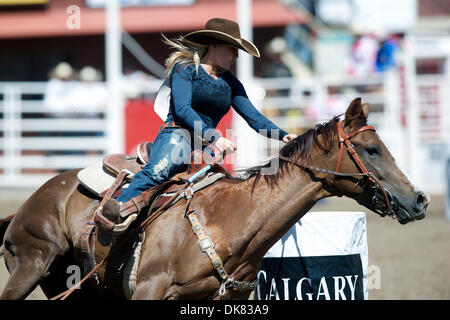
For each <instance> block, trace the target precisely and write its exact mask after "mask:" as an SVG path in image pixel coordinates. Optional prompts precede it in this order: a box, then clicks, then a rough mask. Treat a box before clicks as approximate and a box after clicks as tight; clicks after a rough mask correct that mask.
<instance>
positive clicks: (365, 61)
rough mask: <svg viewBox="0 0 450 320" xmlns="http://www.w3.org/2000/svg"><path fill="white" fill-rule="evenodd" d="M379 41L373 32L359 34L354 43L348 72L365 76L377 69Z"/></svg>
mask: <svg viewBox="0 0 450 320" xmlns="http://www.w3.org/2000/svg"><path fill="white" fill-rule="evenodd" d="M377 52H378V41H377V39H376V37H375V36H374V35H373V34H367V35H358V36H357V37H356V40H355V42H354V43H353V46H352V49H351V55H350V62H349V66H348V71H347V72H348V73H349V74H351V75H355V76H365V75H367V74H370V73H372V72H374V71H375V63H376V59H377Z"/></svg>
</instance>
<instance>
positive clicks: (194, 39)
mask: <svg viewBox="0 0 450 320" xmlns="http://www.w3.org/2000/svg"><path fill="white" fill-rule="evenodd" d="M183 38H184V39H183V41H184V42H186V43H187V44H193V45H195V44H214V43H225V44H231V45H232V46H235V47H236V48H239V49H242V50H244V51H245V52H247V53H249V54H251V55H253V56H255V57H258V58H259V51H258V48H257V47H256V46H255V45H254V44H253V43H251V42H250V41H248V40H245V39H243V38H241V32H240V31H239V25H238V24H237V23H236V22H234V21H231V20H227V19H222V18H212V19H209V20H208V22H206V25H205V29H202V30H198V31H193V32H191V33H188V34H186V35H185V36H184V37H183Z"/></svg>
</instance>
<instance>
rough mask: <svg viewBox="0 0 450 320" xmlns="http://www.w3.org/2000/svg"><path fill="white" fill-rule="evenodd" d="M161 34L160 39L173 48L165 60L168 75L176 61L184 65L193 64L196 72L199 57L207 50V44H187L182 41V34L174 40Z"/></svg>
mask: <svg viewBox="0 0 450 320" xmlns="http://www.w3.org/2000/svg"><path fill="white" fill-rule="evenodd" d="M161 35H162V37H163V40H162V41H163V42H164V43H166V44H168V45H169V47H170V49H172V50H173V52H172V53H171V54H170V55H169V57H168V58H167V59H166V61H165V66H166V72H167V74H168V75H170V74H171V73H172V70H173V67H174V66H175V64H177V63H181V64H184V65H194V66H195V71H196V72H197V73H198V66H199V65H200V59H201V58H202V57H203V56H204V55H205V54H206V52H207V51H208V47H209V45H200V44H192V45H187V44H185V43H183V36H180V37H178V38H177V39H174V40H170V39H168V38H167V37H166V36H164V35H163V34H161Z"/></svg>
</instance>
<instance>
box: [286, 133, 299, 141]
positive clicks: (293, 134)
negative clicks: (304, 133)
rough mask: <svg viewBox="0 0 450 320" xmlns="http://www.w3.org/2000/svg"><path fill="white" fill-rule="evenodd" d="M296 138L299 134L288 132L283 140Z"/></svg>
mask: <svg viewBox="0 0 450 320" xmlns="http://www.w3.org/2000/svg"><path fill="white" fill-rule="evenodd" d="M295 138H297V135H296V134H295V133H288V134H287V135H285V136H284V137H283V142H284V143H288V142H289V141H291V140H294V139H295Z"/></svg>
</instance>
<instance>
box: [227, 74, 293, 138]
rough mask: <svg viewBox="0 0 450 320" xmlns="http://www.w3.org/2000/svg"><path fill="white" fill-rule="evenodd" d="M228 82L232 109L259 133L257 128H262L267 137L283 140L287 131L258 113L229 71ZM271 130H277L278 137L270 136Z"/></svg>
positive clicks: (241, 86)
mask: <svg viewBox="0 0 450 320" xmlns="http://www.w3.org/2000/svg"><path fill="white" fill-rule="evenodd" d="M229 77H230V78H229V79H230V80H229V82H228V83H229V84H230V87H231V90H232V95H233V96H232V106H233V108H234V110H236V112H237V113H238V114H239V115H240V116H241V117H242V118H244V120H245V121H246V122H247V123H248V125H249V126H250V127H251V128H252V129H253V130H255V131H256V132H258V133H259V130H261V129H264V130H266V131H267V137H268V138H277V139H279V140H283V138H284V136H286V135H287V134H288V133H287V132H286V131H284V130H283V129H280V128H279V127H278V126H277V125H275V124H274V123H273V122H272V121H270V120H269V119H267V118H266V117H265V116H264V115H263V114H262V113H260V112H259V111H258V110H257V109H256V108H255V106H254V105H253V104H252V103H251V101H250V100H249V99H248V97H247V93H246V92H245V89H244V86H243V85H242V83H241V82H240V81H239V80H238V79H237V78H236V77H234V76H233V75H232V74H231V73H229ZM272 130H276V132H278V137H276V136H275V137H272Z"/></svg>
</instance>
